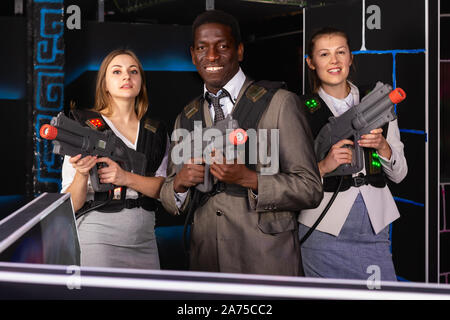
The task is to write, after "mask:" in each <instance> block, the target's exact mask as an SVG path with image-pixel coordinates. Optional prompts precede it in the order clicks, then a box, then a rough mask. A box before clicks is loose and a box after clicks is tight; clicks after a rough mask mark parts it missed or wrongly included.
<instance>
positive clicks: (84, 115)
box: [70, 109, 110, 131]
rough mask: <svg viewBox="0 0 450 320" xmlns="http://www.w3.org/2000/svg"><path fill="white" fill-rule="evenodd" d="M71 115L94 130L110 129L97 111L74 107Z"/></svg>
mask: <svg viewBox="0 0 450 320" xmlns="http://www.w3.org/2000/svg"><path fill="white" fill-rule="evenodd" d="M70 116H71V117H72V118H73V119H74V120H76V121H78V122H79V123H80V124H81V125H83V126H88V127H90V128H92V129H94V130H99V131H104V130H107V129H110V128H109V126H108V124H107V123H106V122H105V121H104V120H103V118H102V116H101V115H100V113H98V112H97V111H93V110H81V109H73V110H71V111H70Z"/></svg>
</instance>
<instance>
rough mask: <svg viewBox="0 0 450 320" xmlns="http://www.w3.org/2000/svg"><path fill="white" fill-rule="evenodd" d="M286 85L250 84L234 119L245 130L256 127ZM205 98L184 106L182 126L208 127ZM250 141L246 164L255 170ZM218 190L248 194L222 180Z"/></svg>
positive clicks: (241, 194)
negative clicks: (198, 124) (250, 162)
mask: <svg viewBox="0 0 450 320" xmlns="http://www.w3.org/2000/svg"><path fill="white" fill-rule="evenodd" d="M285 87H286V84H285V83H284V82H274V81H266V80H262V81H258V82H254V83H252V84H250V85H249V86H248V87H247V89H246V90H245V92H244V94H243V95H242V97H241V99H240V100H239V102H238V103H237V105H236V106H234V110H233V113H232V116H233V119H235V120H237V121H238V123H239V127H240V128H242V129H244V130H248V129H256V128H257V126H258V122H259V120H260V119H261V116H262V114H263V113H264V111H265V110H266V109H267V107H268V106H269V104H270V101H271V100H272V97H273V96H274V94H275V93H276V92H277V91H278V89H282V88H285ZM204 100H205V99H204V96H203V95H201V96H198V97H197V98H195V99H194V100H192V101H191V102H190V103H189V104H188V105H187V106H186V107H185V108H184V110H183V112H182V113H181V116H180V126H181V128H184V129H187V130H188V131H192V130H194V121H202V124H203V128H206V121H205V119H204V112H203V103H204ZM248 143H249V142H248V141H247V142H246V148H245V149H246V150H245V151H246V152H245V156H246V160H245V165H246V166H247V167H248V168H250V169H251V170H255V169H256V165H255V164H249V161H248V154H249V152H248V149H249V148H248ZM218 192H226V193H228V194H230V195H234V196H247V189H246V188H244V187H242V186H240V185H236V184H225V183H222V182H219V183H217V184H216V185H215V189H214V190H213V191H212V192H211V193H212V194H215V193H218Z"/></svg>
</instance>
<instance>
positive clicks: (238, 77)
mask: <svg viewBox="0 0 450 320" xmlns="http://www.w3.org/2000/svg"><path fill="white" fill-rule="evenodd" d="M244 82H245V74H244V72H243V71H242V69H241V68H240V67H239V70H238V72H236V74H235V75H234V77H233V78H231V80H230V81H228V82H227V84H225V85H224V86H223V87H224V88H225V90H227V91H228V93H229V94H230V96H231V98H232V100H233V101H232V102H233V103H236V100H237V98H238V95H239V92H240V91H241V89H242V86H243V85H244ZM206 92H208V90H207V89H206V85H203V95H205V94H206ZM218 94H220V90H219V92H217V95H218Z"/></svg>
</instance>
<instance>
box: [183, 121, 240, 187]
mask: <svg viewBox="0 0 450 320" xmlns="http://www.w3.org/2000/svg"><path fill="white" fill-rule="evenodd" d="M203 130H205V132H204V133H203V132H202V131H200V130H198V131H197V132H196V129H195V127H194V131H192V132H190V133H189V135H188V136H187V137H185V138H184V139H183V141H182V142H180V143H179V146H178V148H180V149H181V151H182V152H183V151H188V152H187V154H180V155H181V157H182V158H183V162H182V163H178V164H177V167H176V171H177V172H179V171H180V170H181V168H182V166H183V164H184V163H186V162H187V161H188V160H190V159H191V158H199V157H203V158H204V159H205V175H204V179H203V183H200V184H198V185H196V189H197V190H199V191H200V192H210V191H211V190H212V189H213V186H214V180H213V178H214V177H213V176H212V175H211V173H210V172H209V167H210V163H211V160H212V157H211V153H212V152H213V151H214V152H215V154H220V153H221V154H223V155H224V157H225V161H227V162H228V161H231V160H233V161H234V160H235V159H238V158H239V148H238V146H240V145H242V147H243V145H244V144H245V142H246V141H247V138H248V135H247V132H246V131H245V130H244V129H241V128H240V127H239V124H238V121H237V120H235V119H233V118H232V116H231V115H228V116H227V117H226V118H225V119H223V120H220V121H218V122H217V123H216V124H215V125H213V126H212V127H210V128H203ZM180 149H178V150H180Z"/></svg>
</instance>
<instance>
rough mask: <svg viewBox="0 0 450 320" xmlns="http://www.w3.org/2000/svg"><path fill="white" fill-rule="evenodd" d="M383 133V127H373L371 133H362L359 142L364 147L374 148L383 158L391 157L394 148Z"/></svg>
mask: <svg viewBox="0 0 450 320" xmlns="http://www.w3.org/2000/svg"><path fill="white" fill-rule="evenodd" d="M382 133H383V129H381V128H377V129H373V130H372V131H370V133H369V134H365V135H362V136H361V139H360V140H358V143H359V145H360V146H361V147H364V148H374V149H375V150H377V152H378V154H379V155H381V156H382V157H383V158H386V159H390V158H391V154H392V150H391V147H390V146H389V144H388V143H387V141H386V139H385V138H384V137H383V135H382Z"/></svg>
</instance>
